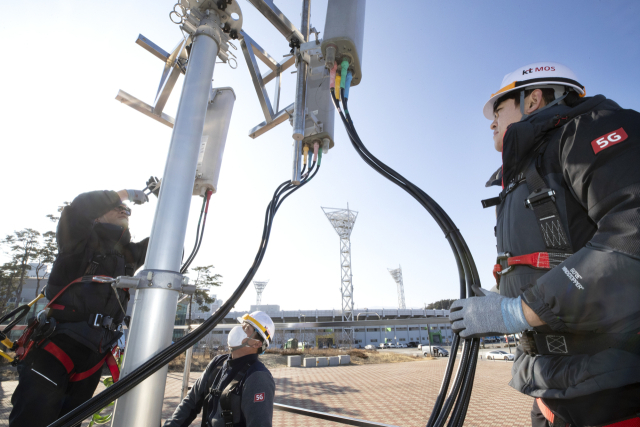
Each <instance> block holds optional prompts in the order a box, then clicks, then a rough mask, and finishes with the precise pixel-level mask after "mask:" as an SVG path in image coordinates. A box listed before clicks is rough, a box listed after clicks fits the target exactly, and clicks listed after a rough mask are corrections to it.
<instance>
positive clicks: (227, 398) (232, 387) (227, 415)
mask: <svg viewBox="0 0 640 427" xmlns="http://www.w3.org/2000/svg"><path fill="white" fill-rule="evenodd" d="M227 361H228V359H227V360H225V361H224V363H223V364H221V365H218V366H216V367H215V368H214V371H213V372H212V373H211V376H210V377H209V381H207V389H208V390H209V392H208V394H207V396H206V397H205V400H204V404H203V412H202V420H203V425H206V426H207V427H211V424H210V423H209V417H210V415H211V412H212V410H215V408H213V402H214V400H215V398H216V397H217V398H219V399H220V408H221V410H222V412H221V415H222V419H223V420H224V425H225V427H233V409H232V408H231V393H234V394H236V395H238V394H239V393H238V392H237V388H238V384H240V382H241V381H242V380H243V379H244V376H245V375H246V374H247V371H248V370H249V368H250V367H251V365H253V363H254V362H255V360H254V361H251V362H248V363H246V364H245V365H244V366H243V367H242V368H241V369H240V370H239V371H238V373H237V374H236V376H235V377H233V380H231V382H230V383H229V384H228V385H227V386H226V387H225V388H224V390H220V381H221V380H222V376H221V377H220V380H218V384H217V386H216V387H215V388H214V386H213V383H214V382H215V378H216V377H217V376H218V373H219V372H220V370H221V369H222V368H223V367H225V366H226V364H227Z"/></svg>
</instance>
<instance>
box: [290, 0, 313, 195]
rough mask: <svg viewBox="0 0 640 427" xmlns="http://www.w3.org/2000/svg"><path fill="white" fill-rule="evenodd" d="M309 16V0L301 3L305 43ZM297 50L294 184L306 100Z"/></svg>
mask: <svg viewBox="0 0 640 427" xmlns="http://www.w3.org/2000/svg"><path fill="white" fill-rule="evenodd" d="M310 14H311V0H303V2H302V23H301V24H300V31H301V32H302V35H303V36H304V40H300V43H305V42H306V41H307V40H308V39H309V18H310ZM296 50H297V57H296V62H297V70H298V71H297V74H296V98H295V102H294V104H293V105H294V107H293V139H294V143H293V144H294V148H293V176H292V178H291V181H293V183H294V184H300V172H301V171H300V159H301V156H302V139H303V138H304V127H305V121H306V116H307V115H306V111H305V110H306V105H305V102H306V99H307V63H306V62H304V60H303V58H302V54H301V53H300V50H299V49H298V48H296Z"/></svg>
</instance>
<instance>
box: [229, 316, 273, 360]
mask: <svg viewBox="0 0 640 427" xmlns="http://www.w3.org/2000/svg"><path fill="white" fill-rule="evenodd" d="M238 322H240V323H244V322H247V323H248V324H250V325H251V326H253V329H255V330H256V332H257V333H259V334H260V336H261V337H262V338H264V345H263V346H262V350H263V351H264V350H266V349H267V347H269V344H271V341H272V340H273V334H275V333H276V326H275V325H274V324H273V320H271V317H269V315H268V314H267V313H265V312H264V311H254V312H253V313H251V314H249V313H247V314H245V315H244V316H242V317H238Z"/></svg>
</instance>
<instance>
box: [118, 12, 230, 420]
mask: <svg viewBox="0 0 640 427" xmlns="http://www.w3.org/2000/svg"><path fill="white" fill-rule="evenodd" d="M219 31H220V18H219V16H218V14H217V13H216V12H215V11H214V10H211V13H208V14H207V16H205V17H204V18H203V19H202V20H201V21H200V25H199V26H198V30H197V31H196V34H195V39H194V41H193V47H192V49H191V55H190V58H189V63H188V68H187V72H186V75H185V79H184V86H183V90H182V95H181V96H180V102H179V105H178V112H177V115H176V120H175V126H174V128H173V134H172V136H171V145H170V147H169V154H168V157H167V163H166V166H165V171H164V174H163V180H162V187H161V190H160V196H159V198H158V206H157V208H156V213H155V218H154V221H153V227H152V229H151V236H150V240H149V248H148V250H147V258H146V262H145V270H144V272H143V274H148V276H147V277H153V275H154V274H156V273H160V272H164V273H169V274H174V275H179V274H180V273H179V271H180V262H181V258H182V248H183V246H184V239H185V233H186V228H187V220H188V215H189V207H190V204H191V195H192V191H193V185H194V179H195V173H196V165H197V162H198V153H199V150H200V143H201V138H202V131H203V128H204V121H205V114H206V111H207V103H208V100H209V94H210V92H211V79H212V77H213V69H214V66H215V62H216V57H217V54H218V49H219V40H220V37H219ZM216 34H218V38H217V40H216V39H214V36H215V35H216ZM179 290H180V289H179V288H178V289H176V288H175V287H173V288H172V287H171V286H170V285H167V286H165V287H164V288H162V287H161V286H156V285H155V284H154V286H153V287H149V288H147V289H138V290H137V292H136V295H135V301H134V308H133V316H132V325H131V331H130V334H129V342H128V344H127V349H126V352H125V359H124V366H123V376H126V375H127V374H128V373H130V372H131V371H133V370H134V369H135V368H137V367H138V366H140V365H142V363H144V362H146V361H147V360H148V359H149V358H151V357H152V356H153V355H155V354H157V353H158V352H159V351H160V350H162V349H164V348H166V347H167V346H169V345H170V344H171V338H172V334H173V327H174V319H175V313H176V306H177V302H178V294H179ZM167 370H168V366H164V367H163V368H162V369H160V370H159V371H158V372H156V373H155V374H154V375H152V376H150V377H149V378H148V379H146V380H145V381H144V382H142V383H141V384H140V385H138V386H137V387H136V388H134V389H133V390H131V391H130V392H128V393H127V394H125V395H124V396H122V397H121V398H120V399H118V401H117V402H116V406H115V409H114V415H113V424H112V425H114V426H136V427H142V426H150V427H157V426H159V425H160V417H161V413H162V403H163V399H164V389H165V382H166V376H167Z"/></svg>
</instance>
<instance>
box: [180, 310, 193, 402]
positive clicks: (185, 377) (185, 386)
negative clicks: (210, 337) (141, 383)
mask: <svg viewBox="0 0 640 427" xmlns="http://www.w3.org/2000/svg"><path fill="white" fill-rule="evenodd" d="M190 317H191V299H189V305H188V306H187V322H189V324H188V325H187V331H186V332H185V335H188V334H189V332H191V322H190V321H189V318H190ZM192 355H193V347H189V348H188V349H187V352H186V354H185V359H184V372H183V373H182V391H181V392H180V400H182V399H184V397H185V396H186V395H187V393H188V392H189V376H190V374H191V357H192Z"/></svg>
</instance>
